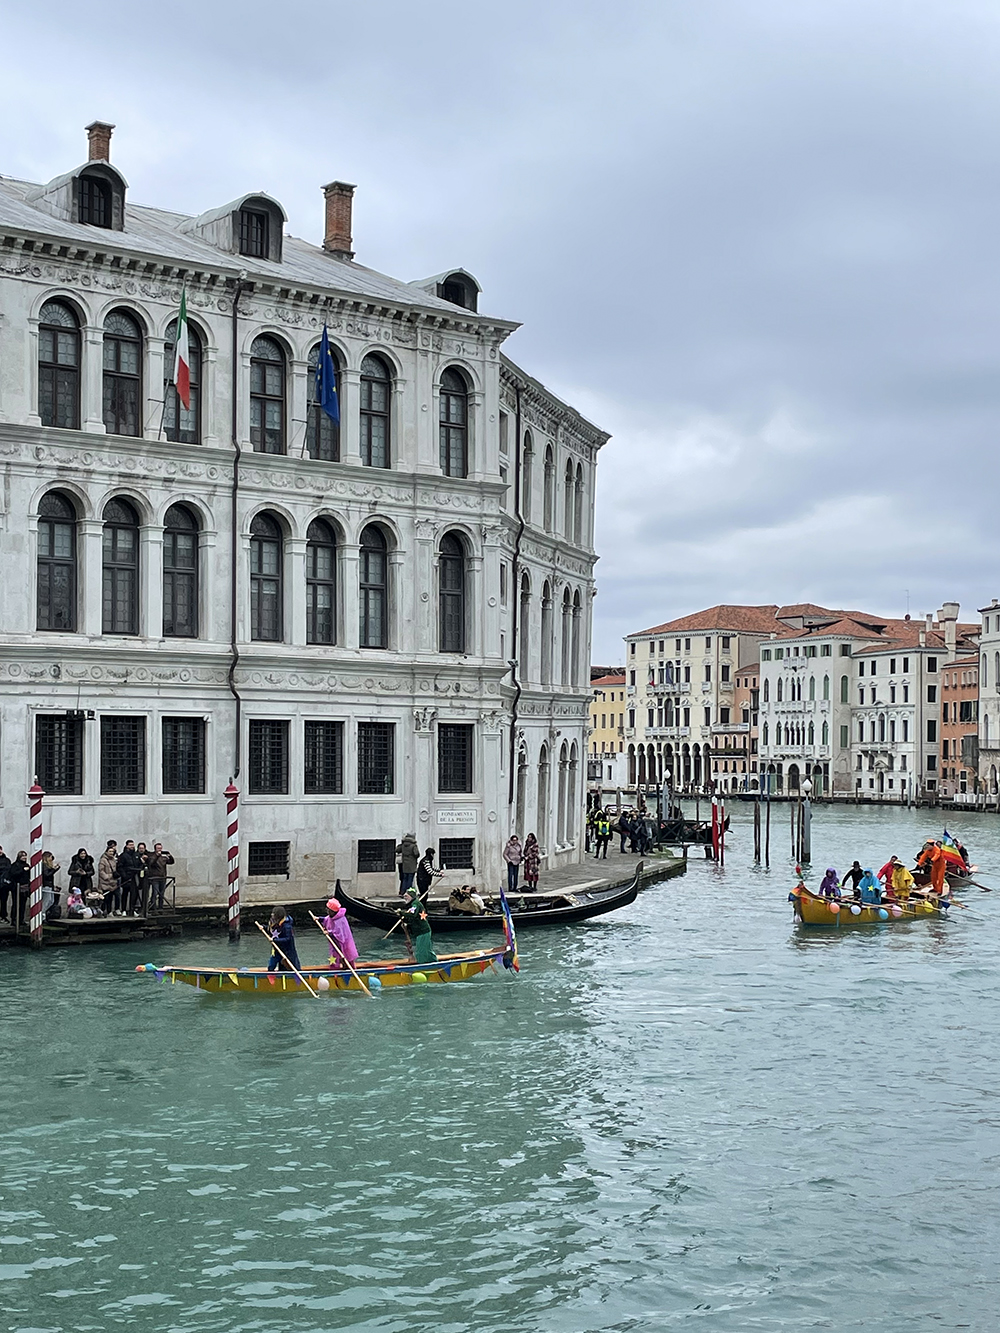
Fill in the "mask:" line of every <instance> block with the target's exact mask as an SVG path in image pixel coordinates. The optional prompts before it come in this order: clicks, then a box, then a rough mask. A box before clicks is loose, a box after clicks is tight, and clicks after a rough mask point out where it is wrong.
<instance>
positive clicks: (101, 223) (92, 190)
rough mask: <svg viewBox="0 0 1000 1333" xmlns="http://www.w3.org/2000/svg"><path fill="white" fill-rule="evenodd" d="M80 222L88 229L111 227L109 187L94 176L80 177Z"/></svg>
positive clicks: (105, 182)
mask: <svg viewBox="0 0 1000 1333" xmlns="http://www.w3.org/2000/svg"><path fill="white" fill-rule="evenodd" d="M79 199H80V207H79V214H80V218H79V220H80V222H82V223H84V224H85V225H86V226H89V227H109V228H110V226H111V187H110V186H109V185H108V183H107V181H102V180H98V179H97V177H96V176H81V177H80V195H79Z"/></svg>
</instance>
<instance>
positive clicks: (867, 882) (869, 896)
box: [858, 870, 882, 903]
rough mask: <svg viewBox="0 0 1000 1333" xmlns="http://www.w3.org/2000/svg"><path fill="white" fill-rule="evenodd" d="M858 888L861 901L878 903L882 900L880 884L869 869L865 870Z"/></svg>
mask: <svg viewBox="0 0 1000 1333" xmlns="http://www.w3.org/2000/svg"><path fill="white" fill-rule="evenodd" d="M858 889H859V890H860V893H861V901H862V902H863V903H880V902H881V901H882V889H881V886H880V885H879V882H878V880H877V879H876V878H875V876H874V875H873V874H872V872H871V871H870V870H866V871H865V873H864V875H863V876H862V878H861V883H860V884H859V885H858Z"/></svg>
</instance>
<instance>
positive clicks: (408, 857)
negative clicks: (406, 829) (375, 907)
mask: <svg viewBox="0 0 1000 1333" xmlns="http://www.w3.org/2000/svg"><path fill="white" fill-rule="evenodd" d="M396 855H397V856H398V857H399V896H400V897H403V895H404V894H405V893H406V890H407V889H408V888H410V886H411V885H412V883H413V876H414V875H415V874H416V873H417V866H418V865H419V863H420V844H419V843H418V842H417V835H416V834H415V833H406V834H404V835H403V841H402V842H400V843H397V844H396Z"/></svg>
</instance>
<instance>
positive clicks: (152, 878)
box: [146, 842, 174, 911]
mask: <svg viewBox="0 0 1000 1333" xmlns="http://www.w3.org/2000/svg"><path fill="white" fill-rule="evenodd" d="M173 863H174V858H173V857H172V856H171V855H170V853H169V852H165V851H164V850H163V843H162V842H154V843H153V850H152V851H151V852H150V853H149V855H148V856H147V857H146V886H147V888H148V889H149V905H150V907H155V908H157V909H158V910H159V911H162V910H163V900H164V897H165V894H166V889H167V866H172V865H173Z"/></svg>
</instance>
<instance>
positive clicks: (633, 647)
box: [628, 643, 635, 685]
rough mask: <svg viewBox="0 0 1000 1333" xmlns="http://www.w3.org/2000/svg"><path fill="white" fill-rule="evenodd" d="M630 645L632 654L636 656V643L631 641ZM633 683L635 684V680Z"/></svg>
mask: <svg viewBox="0 0 1000 1333" xmlns="http://www.w3.org/2000/svg"><path fill="white" fill-rule="evenodd" d="M628 647H629V652H630V653H631V654H632V656H633V657H635V644H634V643H630V644H629V646H628ZM632 684H633V685H634V684H635V681H633V682H632Z"/></svg>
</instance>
